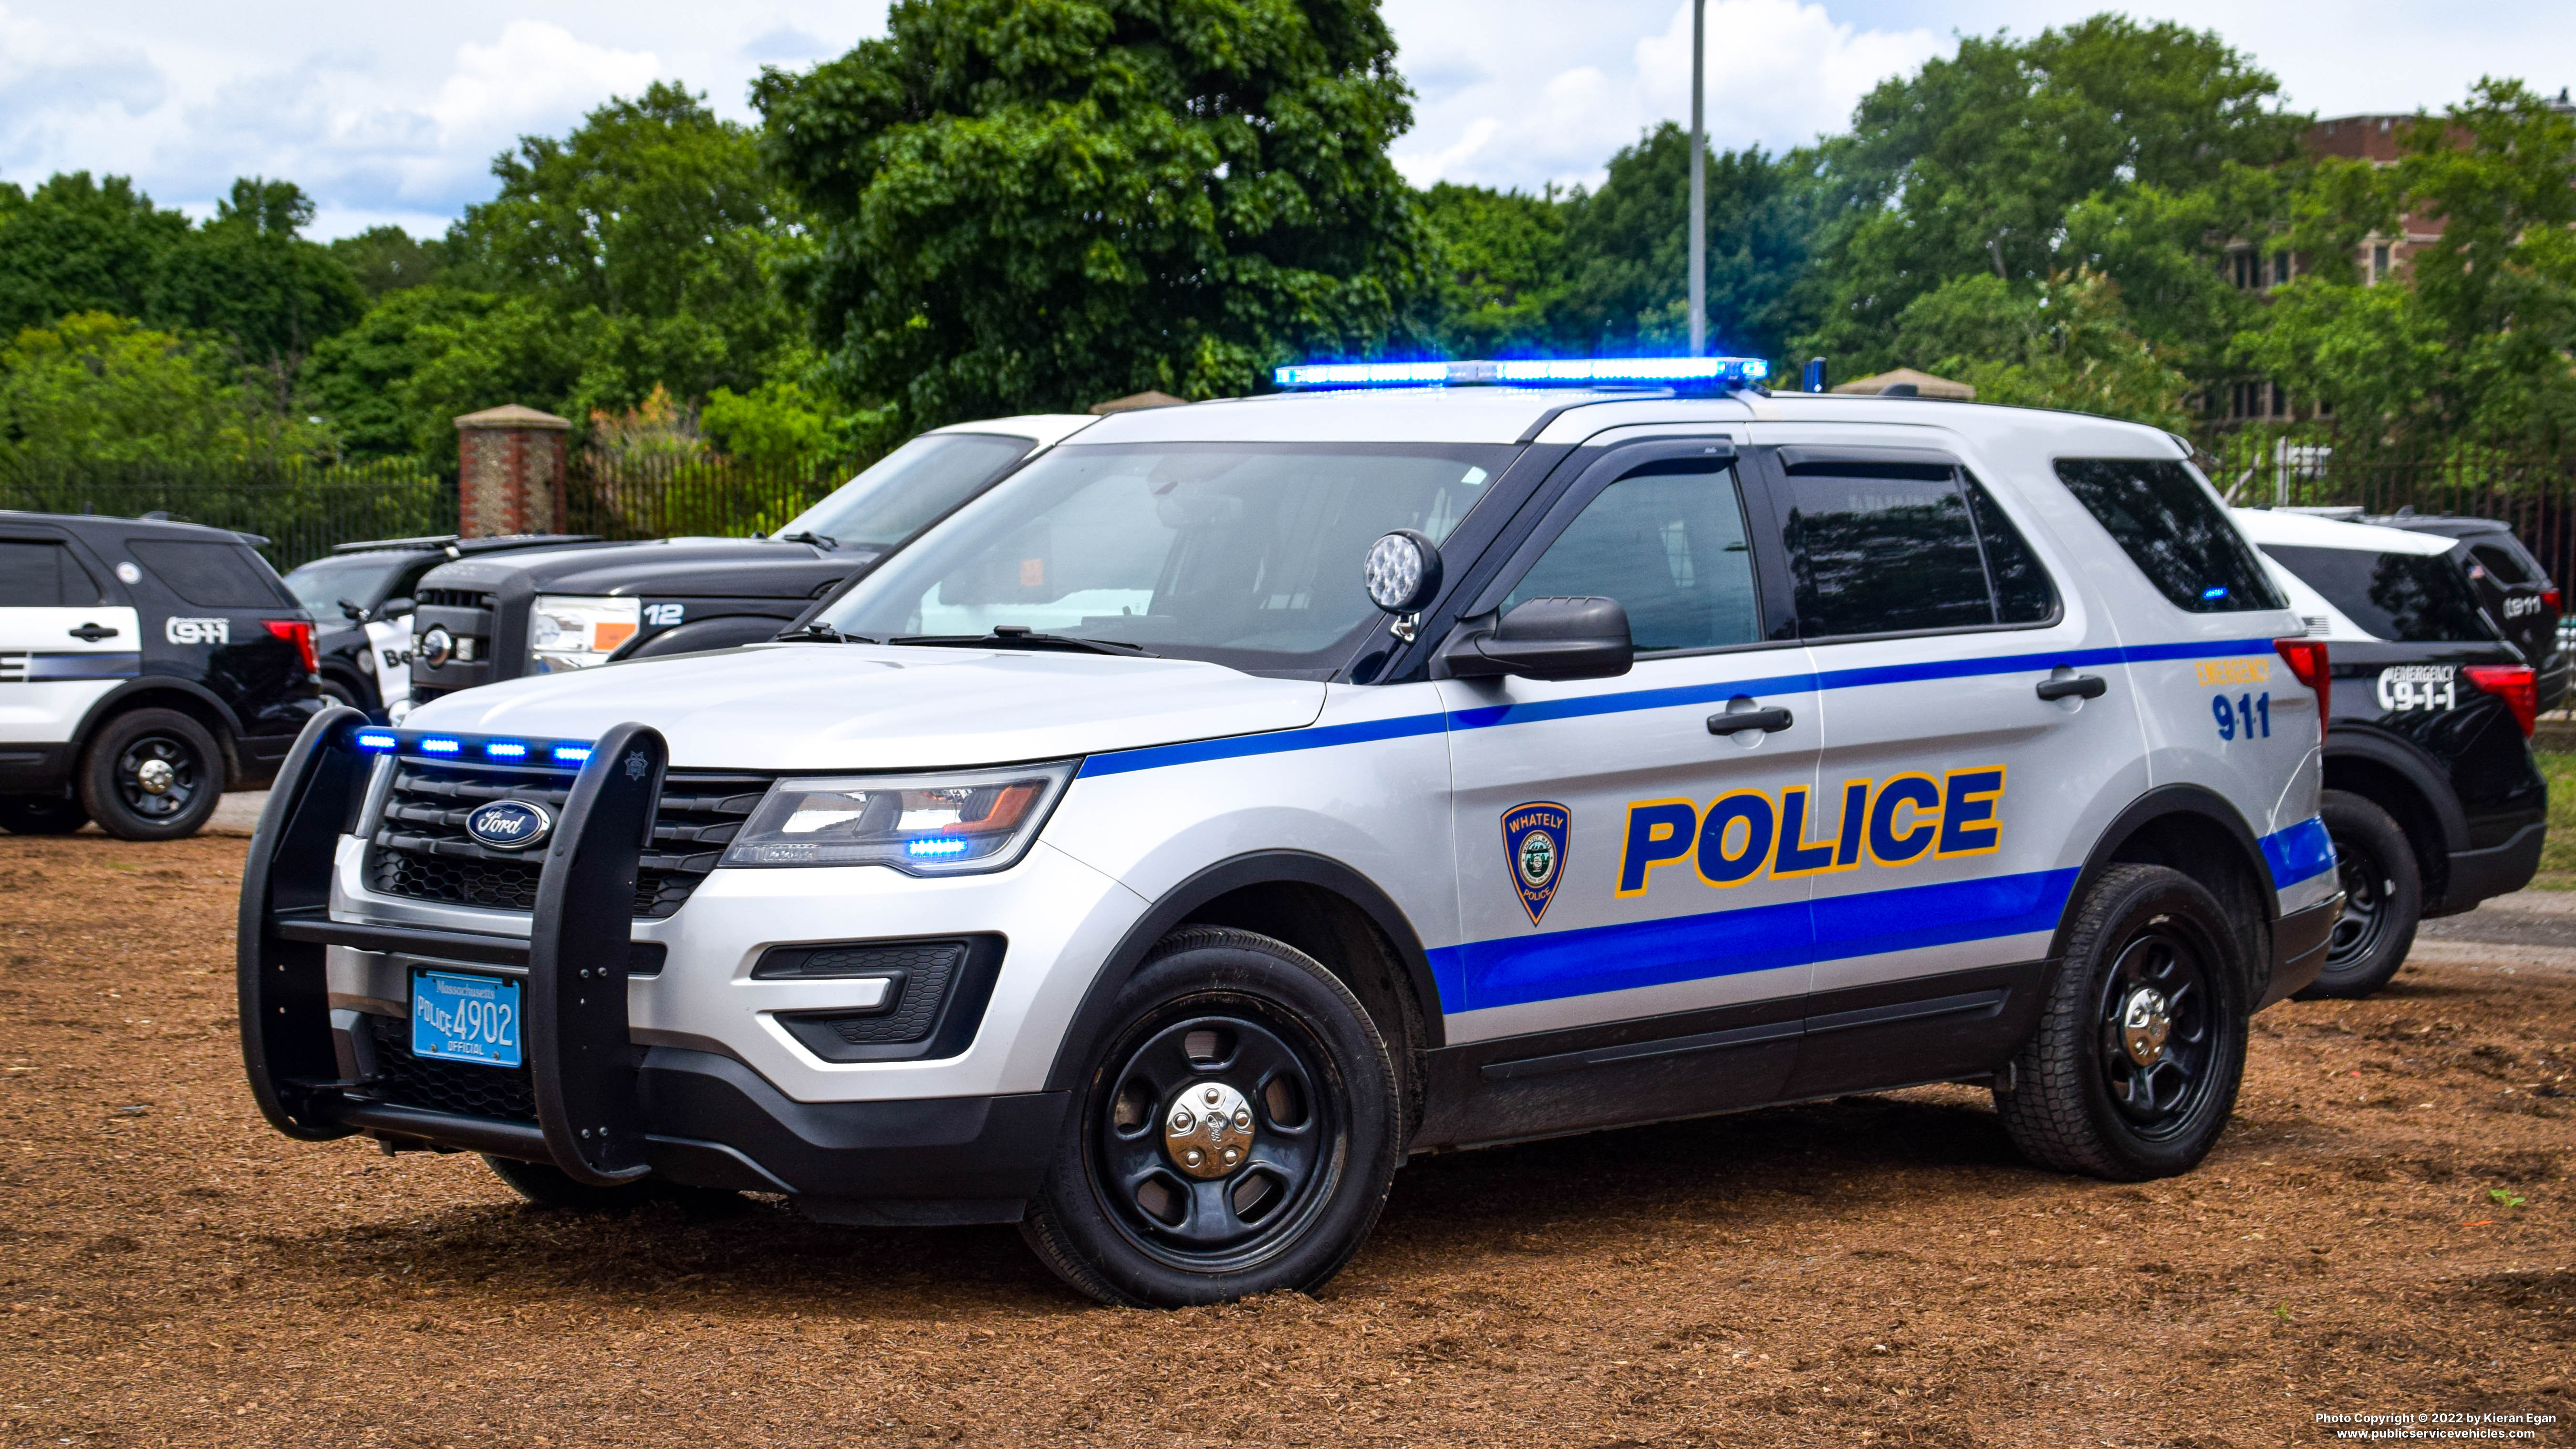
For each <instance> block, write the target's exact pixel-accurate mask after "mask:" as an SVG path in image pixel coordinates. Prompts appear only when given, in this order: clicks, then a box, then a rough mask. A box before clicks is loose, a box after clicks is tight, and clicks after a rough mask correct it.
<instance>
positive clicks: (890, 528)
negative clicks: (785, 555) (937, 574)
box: [777, 433, 1036, 547]
mask: <svg viewBox="0 0 2576 1449" xmlns="http://www.w3.org/2000/svg"><path fill="white" fill-rule="evenodd" d="M1035 446H1036V444H1035V443H1034V442H1033V441H1031V440H1030V439H1027V438H1022V437H1015V436H1012V435H1009V434H1004V433H925V434H923V435H922V436H920V437H918V438H915V439H913V440H912V441H911V442H909V443H906V444H904V445H903V446H902V447H900V448H897V449H895V450H894V451H893V452H891V453H888V454H886V455H885V456H884V457H882V458H879V459H878V460H877V461H875V462H874V463H871V464H869V465H868V467H867V470H866V471H865V472H862V473H861V474H859V476H857V477H856V478H853V479H851V480H850V481H849V482H847V483H844V484H842V485H841V486H840V487H838V488H835V489H833V490H832V491H831V493H830V494H828V495H827V496H825V498H824V499H823V501H822V502H820V503H817V504H815V505H814V506H813V507H811V508H808V509H806V510H805V511H804V512H802V513H800V514H797V515H796V516H795V517H794V518H791V519H789V520H788V521H787V526H786V527H784V528H782V529H780V530H778V533H777V537H780V538H788V537H792V536H794V535H797V534H813V535H815V536H816V537H818V538H828V539H830V540H832V542H833V543H835V544H838V545H841V546H843V547H847V546H849V545H851V544H861V543H869V544H879V545H891V544H898V543H901V542H903V541H904V540H905V539H907V538H910V537H912V536H913V535H914V534H916V533H919V532H920V531H921V530H922V529H923V528H925V527H927V526H928V525H929V524H930V523H931V522H932V521H934V520H935V519H937V518H938V517H939V516H940V515H941V514H944V513H946V512H948V511H949V510H950V509H952V508H955V507H956V506H957V505H958V504H960V503H963V502H965V501H966V500H967V499H969V498H972V497H974V496H975V493H976V490H978V489H980V488H982V487H983V486H984V485H985V484H987V483H990V482H992V481H993V480H994V479H995V478H997V477H999V476H1001V473H1002V470H1003V469H1005V468H1008V467H1010V466H1011V465H1012V464H1013V463H1016V462H1018V461H1020V459H1021V458H1022V457H1023V456H1024V455H1026V454H1027V452H1028V451H1029V449H1030V448H1032V447H1035Z"/></svg>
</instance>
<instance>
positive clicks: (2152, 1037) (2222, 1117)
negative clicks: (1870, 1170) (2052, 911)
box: [1995, 865, 2254, 1181]
mask: <svg viewBox="0 0 2576 1449" xmlns="http://www.w3.org/2000/svg"><path fill="white" fill-rule="evenodd" d="M2244 958H2245V946H2244V944H2243V942H2242V941H2241V940H2240V939H2239V937H2238V934H2237V932H2236V931H2235V930H2234V929H2233V928H2232V927H2231V926H2230V925H2229V923H2228V920H2227V913H2226V910H2225V908H2223V907H2222V906H2220V905H2219V903H2218V900H2217V898H2216V897H2215V896H2212V895H2211V894H2210V893H2209V891H2208V889H2207V888H2206V887H2204V886H2202V885H2201V884H2200V883H2199V882H2197V881H2194V880H2193V879H2191V878H2190V877H2189V876H2186V875H2184V874H2182V873H2181V872H2179V871H2175V870H2169V869H2167V868H2165V867H2163V866H2157V865H2115V866H2112V867H2110V868H2109V869H2107V870H2105V871H2103V872H2102V874H2101V875H2100V876H2099V877H2098V878H2097V879H2096V880H2095V881H2094V882H2093V883H2092V884H2091V885H2090V886H2089V887H2087V888H2086V890H2085V893H2084V896H2083V898H2082V899H2080V900H2078V901H2077V902H2075V905H2074V908H2073V910H2072V912H2071V913H2070V915H2069V918H2068V929H2067V931H2066V953H2065V957H2064V960H2063V963H2062V964H2061V965H2060V966H2059V968H2058V973H2057V977H2056V980H2055V981H2053V982H2052V983H2051V984H2050V988H2049V997H2048V1002H2047V1004H2046V1006H2045V1007H2044V1008H2043V1009H2042V1011H2041V1014H2040V1021H2039V1025H2038V1027H2037V1028H2036V1029H2035V1030H2034V1031H2033V1032H2032V1033H2031V1035H2030V1037H2029V1039H2028V1040H2026V1041H2024V1042H2023V1043H2022V1046H2021V1049H2020V1050H2019V1051H2018V1052H2017V1053H2015V1055H2014V1057H2013V1062H2012V1067H2011V1070H2010V1071H2009V1072H2008V1073H2006V1074H2005V1076H2004V1078H2003V1079H2001V1080H1999V1081H1998V1083H1997V1085H1996V1090H1995V1108H1996V1111H1997V1113H1998V1115H2000V1116H2001V1117H2002V1119H2003V1124H2004V1130H2005V1132H2006V1133H2007V1134H2009V1135H2010V1136H2011V1138H2012V1140H2013V1145H2014V1146H2016V1147H2018V1148H2020V1149H2021V1152H2022V1155H2023V1156H2025V1157H2028V1158H2030V1159H2031V1160H2032V1161H2033V1162H2036V1163H2039V1164H2040V1165H2041V1166H2044V1167H2054V1168H2057V1169H2059V1170H2061V1171H2066V1172H2080V1173H2085V1174H2087V1175H2089V1176H2093V1177H2107V1178H2112V1179H2114V1180H2119V1181H2138V1180H2141V1179H2144V1178H2150V1177H2167V1176H2171V1175H2172V1174H2174V1173H2177V1172H2187V1171H2189V1170H2190V1169H2191V1168H2193V1167H2194V1166H2196V1165H2198V1164H2199V1162H2200V1160H2201V1158H2203V1157H2204V1156H2206V1155H2208V1152H2209V1149H2210V1148H2211V1147H2212V1146H2213V1145H2215V1144H2216V1143H2217V1141H2218V1134H2219V1133H2220V1132H2221V1131H2223V1130H2225V1128H2226V1126H2227V1117H2228V1113H2229V1112H2230V1111H2232V1110H2234V1108H2235V1105H2236V1089H2237V1087H2238V1085H2239V1084H2240V1083H2241V1082H2242V1081H2243V1079H2244V1075H2245V1031H2246V1013H2247V1003H2248V1001H2249V999H2250V995H2251V993H2250V987H2251V984H2252V982H2253V979H2254V978H2253V972H2252V963H2251V962H2249V961H2247V960H2246V959H2244Z"/></svg>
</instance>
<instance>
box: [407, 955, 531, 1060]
mask: <svg viewBox="0 0 2576 1449" xmlns="http://www.w3.org/2000/svg"><path fill="white" fill-rule="evenodd" d="M521 1020H522V1013H521V1012H520V1010H519V983H518V982H517V981H515V980H513V979H511V978H509V977H507V976H474V975H469V974H467V973H465V972H462V971H431V970H428V969H426V968H424V967H414V968H413V970H412V973H411V1054H412V1055H413V1056H416V1057H438V1058H440V1059H442V1060H445V1061H451V1062H480V1063H482V1064H483V1065H484V1066H487V1067H515V1066H517V1065H519V1063H520V1062H521V1061H522V1060H523V1057H522V1054H521V1050H520V1034H519V1023H520V1021H521Z"/></svg>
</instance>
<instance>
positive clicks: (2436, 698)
mask: <svg viewBox="0 0 2576 1449" xmlns="http://www.w3.org/2000/svg"><path fill="white" fill-rule="evenodd" d="M2459 706H2460V671H2459V670H2458V669H2457V668H2455V667H2453V666H2452V665H2448V664H2392V665H2390V666H2389V667H2388V668H2386V669H2383V670H2381V671H2379V707H2380V708H2381V709H2384V710H2387V711H2388V712H2389V713H2391V714H2405V713H2408V712H2409V711H2412V710H2419V709H2457V708H2459Z"/></svg>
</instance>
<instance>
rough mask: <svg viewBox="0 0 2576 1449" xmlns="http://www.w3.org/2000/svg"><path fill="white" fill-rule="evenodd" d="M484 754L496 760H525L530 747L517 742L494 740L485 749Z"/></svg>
mask: <svg viewBox="0 0 2576 1449" xmlns="http://www.w3.org/2000/svg"><path fill="white" fill-rule="evenodd" d="M483 753H485V754H487V755H490V756H491V757H492V758H494V759H496V760H518V759H525V758H526V757H527V754H528V747H527V746H526V745H523V744H520V743H519V742H518V741H517V740H494V741H492V742H491V743H489V744H487V745H485V746H484V747H483Z"/></svg>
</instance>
